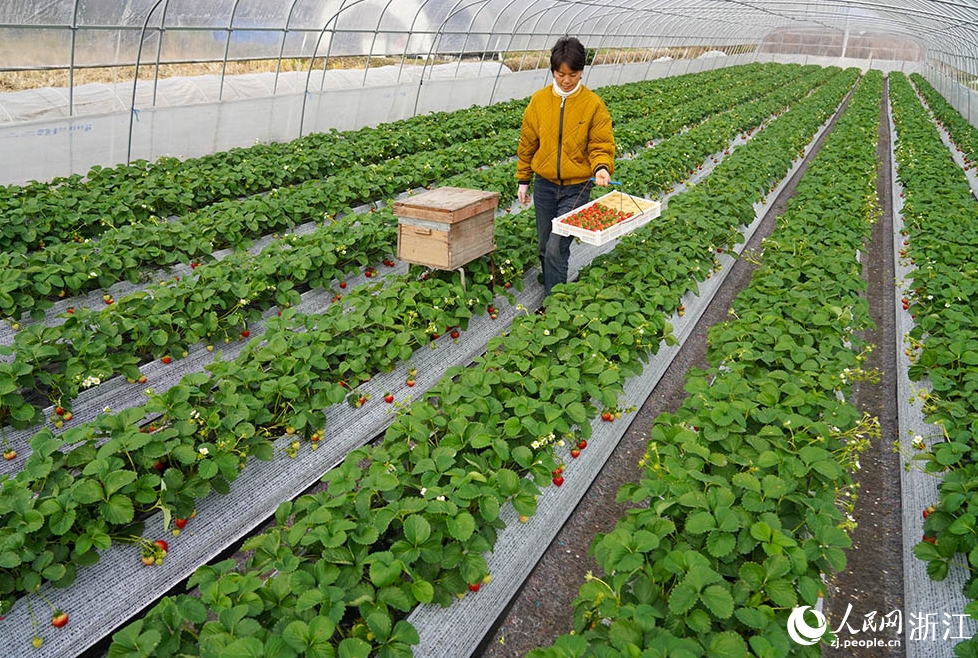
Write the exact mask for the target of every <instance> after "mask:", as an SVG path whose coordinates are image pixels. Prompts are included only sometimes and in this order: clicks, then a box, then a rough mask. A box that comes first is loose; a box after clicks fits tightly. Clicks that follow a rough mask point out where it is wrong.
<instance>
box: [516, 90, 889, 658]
mask: <svg viewBox="0 0 978 658" xmlns="http://www.w3.org/2000/svg"><path fill="white" fill-rule="evenodd" d="M881 86H882V78H881V76H879V75H877V74H870V75H867V76H866V79H865V80H864V81H863V82H862V83H861V84H860V87H859V89H858V90H857V92H856V95H855V96H854V97H853V99H852V100H851V102H850V106H849V108H848V109H847V111H846V113H845V115H844V116H843V117H842V118H841V119H840V121H839V122H838V125H837V127H836V129H835V132H833V133H832V135H831V136H830V138H829V140H828V142H827V143H826V145H825V147H824V148H823V150H822V151H821V152H820V153H819V156H818V158H817V159H816V160H815V161H814V163H813V164H812V165H811V167H810V169H809V172H808V174H806V176H805V178H804V179H802V181H801V183H800V184H799V186H798V196H797V197H795V198H794V199H793V200H792V202H789V207H788V210H787V212H786V213H785V216H784V217H783V218H782V222H780V223H779V228H778V230H777V231H776V232H775V234H774V235H772V236H771V238H770V240H769V247H768V248H767V249H766V250H765V255H764V263H763V265H762V267H761V269H759V270H758V271H757V272H756V273H755V275H754V277H753V278H752V280H751V283H750V284H749V286H748V287H747V288H746V289H745V290H744V291H743V292H742V293H741V294H740V295H739V296H738V298H737V300H736V301H735V307H736V314H735V315H734V316H733V317H732V319H730V320H728V321H727V322H724V323H723V324H722V325H718V326H716V327H714V328H713V329H712V330H711V331H710V334H709V337H708V342H709V351H708V358H709V361H710V363H711V368H710V370H709V371H708V372H700V371H697V372H693V373H692V374H691V376H690V378H689V380H688V383H687V391H688V393H689V396H688V397H687V398H686V399H685V401H684V402H683V404H682V405H681V407H680V409H679V410H678V411H677V412H676V413H674V414H670V413H664V414H661V415H660V416H659V417H658V418H656V420H655V422H654V424H653V427H652V431H651V437H650V439H651V440H650V441H649V443H648V445H647V450H646V453H645V455H644V456H643V458H642V460H641V462H640V466H641V467H642V468H643V469H644V474H643V477H642V479H641V481H640V482H636V483H634V484H626V485H624V486H623V487H622V488H621V490H620V492H619V500H620V501H621V502H627V503H629V504H630V505H631V506H632V507H631V508H630V510H629V511H628V512H627V513H626V515H625V516H624V517H623V518H622V519H620V520H619V522H618V523H617V524H616V526H615V529H614V530H613V531H611V532H610V533H605V534H600V535H598V536H597V537H596V539H595V542H594V544H593V552H594V556H595V558H596V559H597V561H598V563H599V565H600V566H601V568H602V570H603V572H604V573H605V574H606V575H604V576H596V575H595V574H593V573H588V575H587V578H586V580H585V582H584V583H583V584H582V586H581V588H580V590H579V594H578V597H577V599H576V601H575V606H574V620H573V625H574V632H573V633H572V634H570V635H564V636H561V637H560V638H558V639H557V641H556V642H555V643H554V646H553V647H550V648H540V649H537V650H534V651H532V652H531V653H530V654H529V656H531V657H532V658H556V657H558V656H566V655H578V656H582V657H583V656H599V655H605V653H606V651H605V649H607V650H608V651H615V652H619V651H626V652H627V651H641V650H643V649H645V650H648V649H651V650H653V651H655V650H658V651H660V652H663V653H666V652H680V653H683V654H684V655H685V654H688V655H749V654H751V655H753V654H756V655H780V654H783V653H789V652H791V651H792V650H793V649H792V648H791V647H792V646H795V645H793V644H792V643H791V641H790V640H789V638H788V637H787V633H786V630H785V628H786V623H785V622H786V612H787V610H790V609H791V608H793V607H795V606H797V605H800V604H807V605H814V604H815V602H816V600H817V598H818V596H819V592H820V588H821V577H822V575H823V574H826V573H831V572H834V571H837V570H839V569H842V568H843V567H844V565H845V553H844V549H845V548H847V547H848V546H849V545H850V542H849V538H848V536H847V533H846V530H845V529H846V527H847V521H846V519H845V517H844V516H843V513H842V511H840V507H841V508H842V509H843V510H844V509H846V508H845V501H846V499H847V497H848V496H847V494H848V493H849V492H850V491H851V489H852V487H853V485H852V479H851V475H850V474H851V472H852V471H853V470H855V469H856V468H858V461H857V460H858V457H859V454H860V452H861V451H862V450H864V449H865V448H866V446H867V445H868V442H869V439H870V438H872V437H875V436H877V435H878V431H879V430H878V424H877V422H876V421H875V419H871V418H861V417H860V414H859V412H858V411H857V410H856V409H855V407H854V406H853V405H852V404H851V403H849V402H847V401H846V400H845V399H844V396H845V395H846V394H847V392H848V388H849V386H850V383H849V381H847V380H843V379H840V378H838V377H833V376H825V373H837V372H846V371H851V370H853V365H854V364H856V363H858V359H859V350H860V349H861V346H860V345H859V344H858V341H855V342H853V340H854V332H856V331H858V330H859V328H860V327H865V326H868V325H869V324H870V323H871V320H870V319H869V315H868V312H867V310H868V309H867V308H866V306H865V304H863V303H860V292H861V290H862V289H863V287H864V286H865V283H864V281H863V280H862V279H861V278H860V277H858V276H837V274H838V273H839V271H845V270H856V271H858V269H859V263H858V261H857V260H856V259H855V258H854V256H853V255H854V254H855V253H856V251H857V249H858V248H859V247H860V245H861V244H862V242H863V241H865V240H866V239H868V237H869V234H870V227H871V225H872V222H873V220H874V219H875V215H876V212H877V210H876V207H875V204H874V203H873V201H872V198H873V197H872V195H866V194H864V192H865V191H866V190H872V184H873V181H874V175H875V167H876V161H875V145H874V144H873V143H872V142H871V141H869V142H867V140H864V139H855V138H854V136H856V135H858V136H861V135H866V134H876V130H875V128H876V126H877V125H878V120H879V104H880V93H881ZM843 162H845V163H847V165H848V166H847V167H846V168H845V171H846V172H847V174H846V175H845V176H842V177H841V179H838V178H837V172H838V171H839V170H840V164H841V163H843ZM826 188H830V189H832V191H831V192H830V193H829V194H828V195H827V194H826ZM846 189H851V190H853V192H852V193H844V190H846ZM813 199H821V200H822V201H823V205H822V206H821V207H820V208H819V209H818V210H810V208H812V204H811V201H812V200H813ZM826 199H833V200H834V203H832V204H829V205H824V204H825V200H826ZM801 245H808V246H812V247H815V251H816V252H817V253H818V255H819V257H818V258H817V259H815V258H811V257H809V256H808V255H807V254H805V253H803V252H804V251H807V250H802V249H800V246H801ZM816 261H817V263H818V264H816ZM843 262H845V263H847V264H848V266H847V267H846V268H843V267H841V263H843ZM820 268H825V271H824V272H820V271H819V270H820ZM793 273H799V274H804V275H805V276H806V277H807V276H808V275H815V280H814V281H811V282H807V283H805V284H804V286H805V288H807V292H806V294H805V298H806V299H807V300H808V303H807V304H806V306H805V311H804V312H800V311H799V309H800V306H799V304H798V303H797V302H792V301H791V300H785V299H784V298H783V292H784V290H785V288H784V287H783V286H781V285H778V286H772V285H771V283H770V280H769V279H778V278H780V277H781V276H785V275H789V276H791V275H792V274H793ZM820 274H824V276H819V275H820ZM798 278H799V279H800V278H801V276H799V277H798ZM840 300H841V302H842V303H843V304H844V305H845V307H846V308H847V309H848V312H847V313H845V314H844V316H840V315H839V314H835V317H832V315H831V314H827V313H826V311H827V310H829V309H831V308H832V307H833V306H835V305H836V304H838V303H839V302H840ZM762 316H763V318H764V321H763V322H760V321H759V318H760V317H762ZM771 323H776V324H777V325H778V327H779V328H778V329H776V330H774V331H773V333H774V334H775V335H776V337H777V339H776V341H775V346H774V347H773V350H774V351H775V352H781V353H782V354H781V357H780V358H775V359H772V355H771V354H770V351H771V350H772V348H771V347H767V346H766V336H767V334H768V333H769V332H771V331H772V330H771V328H770V326H769V325H770V324H771ZM789 338H790V340H786V339H789ZM795 339H800V340H798V341H797V342H796V340H795ZM755 341H760V344H758V343H755ZM799 343H800V344H799ZM755 345H756V347H754V346H755ZM802 346H811V347H812V350H806V349H802V350H801V351H798V350H799V348H802ZM840 393H841V394H842V395H839V394H840ZM636 611H644V612H641V613H640V614H638V613H636ZM650 619H655V623H649V620H650ZM816 651H817V649H816Z"/></svg>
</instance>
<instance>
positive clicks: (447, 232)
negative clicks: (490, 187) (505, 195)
mask: <svg viewBox="0 0 978 658" xmlns="http://www.w3.org/2000/svg"><path fill="white" fill-rule="evenodd" d="M498 204H499V193H498V192H486V191H484V190H470V189H467V188H464V187H439V188H436V189H434V190H429V191H427V192H423V193H421V194H418V195H415V196H412V197H408V198H406V199H403V200H401V201H396V202H395V203H394V214H395V215H397V257H398V258H400V259H401V260H403V261H407V262H409V263H416V264H418V265H425V266H427V267H433V268H437V269H442V270H455V269H458V268H460V267H462V266H463V265H465V264H466V263H468V262H470V261H472V260H475V259H476V258H478V257H479V256H483V255H485V254H488V253H489V252H491V251H493V250H494V249H495V248H496V242H495V236H494V228H495V224H494V221H493V220H494V215H495V211H496V206H497V205H498Z"/></svg>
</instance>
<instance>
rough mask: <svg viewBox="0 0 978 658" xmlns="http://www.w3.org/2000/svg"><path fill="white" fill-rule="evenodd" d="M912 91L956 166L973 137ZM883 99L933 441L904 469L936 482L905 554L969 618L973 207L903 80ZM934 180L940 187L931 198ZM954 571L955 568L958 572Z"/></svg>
mask: <svg viewBox="0 0 978 658" xmlns="http://www.w3.org/2000/svg"><path fill="white" fill-rule="evenodd" d="M914 81H915V83H916V84H917V88H918V90H920V92H921V93H922V94H923V96H924V97H926V98H927V100H928V103H934V104H935V106H934V109H935V112H936V113H937V115H938V117H939V119H940V120H941V122H942V124H943V125H945V126H946V127H947V128H948V130H949V131H950V132H951V134H952V137H953V138H954V139H955V140H961V145H959V146H958V148H959V149H962V147H963V149H966V150H967V151H968V152H967V153H966V154H965V156H964V160H965V167H968V166H969V164H968V163H969V162H970V160H971V153H973V150H972V149H973V148H974V143H975V142H974V131H973V129H972V130H969V129H967V128H965V127H963V125H962V124H963V123H966V122H964V121H963V119H961V118H960V117H959V118H957V119H954V118H952V117H951V116H950V114H951V111H950V110H949V109H948V107H947V105H946V103H940V102H939V101H937V99H936V98H934V92H933V91H932V90H931V89H929V88H928V85H927V84H926V83H925V82H924V81H922V80H920V79H917V78H916V77H915V78H914ZM890 98H891V103H892V107H893V116H894V123H895V124H896V128H897V132H898V135H899V141H898V144H897V147H896V149H895V155H896V160H897V172H898V176H899V179H900V182H901V184H902V186H903V196H904V204H903V210H902V212H903V232H904V235H905V238H906V243H905V244H904V246H903V249H902V250H901V258H902V259H904V262H905V263H907V264H911V265H914V267H913V269H912V270H911V274H910V275H909V277H908V279H907V281H906V283H905V284H904V285H905V298H906V299H907V304H906V306H907V311H908V312H909V313H911V315H912V317H913V318H915V319H916V324H915V326H914V328H913V329H912V330H911V331H910V332H909V334H908V336H907V340H908V342H909V344H910V345H911V347H910V348H908V349H909V351H910V354H909V356H910V363H911V365H910V367H909V370H908V373H907V374H908V376H909V378H910V379H911V380H912V381H926V382H927V383H929V386H927V387H924V390H922V391H921V393H920V398H921V399H922V401H923V404H922V409H923V412H924V417H925V420H926V421H927V422H928V423H932V424H933V425H935V426H936V427H937V428H939V429H938V431H939V432H940V434H938V435H937V436H936V437H934V438H935V441H934V443H933V446H932V447H931V448H927V446H926V444H925V443H924V442H923V439H920V440H919V444H918V445H917V446H915V449H916V450H917V451H919V452H918V454H917V455H916V456H915V458H914V460H915V461H917V462H919V463H920V464H921V465H922V468H923V469H924V470H925V471H926V472H928V473H933V474H934V475H936V476H938V477H940V478H941V483H940V485H939V488H938V501H937V502H936V504H935V505H933V506H932V509H931V508H928V509H927V510H925V511H927V514H926V517H925V519H924V522H923V529H924V534H923V536H922V538H921V541H920V542H918V543H917V544H916V545H915V546H914V554H915V556H916V557H917V558H919V559H921V560H923V561H924V562H925V563H926V566H927V573H928V575H929V576H930V577H931V578H932V579H934V580H938V581H941V580H944V579H945V578H947V576H948V573H949V572H950V570H951V568H952V566H953V565H961V567H963V568H964V569H966V576H967V579H966V581H965V585H964V588H963V594H964V596H965V597H966V598H967V599H968V600H969V602H968V603H967V604H966V605H965V608H964V613H965V614H966V615H968V614H970V615H974V614H975V611H976V610H978V579H976V564H978V541H976V539H975V536H976V535H975V530H976V523H975V517H974V514H973V513H972V512H971V510H972V508H973V506H974V504H975V495H974V493H973V492H974V487H975V483H976V482H978V449H976V444H975V437H974V423H973V419H974V418H975V416H976V414H978V408H976V403H975V395H974V391H975V381H978V342H976V341H975V340H974V338H973V337H974V335H975V331H976V328H978V315H976V313H975V308H976V306H975V304H976V298H978V287H976V286H975V285H974V279H975V274H976V273H978V262H976V259H975V256H974V249H973V245H974V244H975V241H976V239H978V236H976V234H975V231H974V228H973V227H974V225H975V221H974V219H975V204H974V199H973V197H972V195H971V187H970V185H969V182H968V179H967V176H966V174H965V173H964V171H962V169H961V167H960V166H959V165H957V164H955V162H954V161H953V160H952V159H950V158H949V157H948V150H947V147H946V146H945V145H944V143H943V141H942V140H941V137H940V135H939V134H938V131H937V130H936V128H935V126H934V124H933V122H932V120H931V118H930V116H929V115H928V112H927V110H926V109H925V108H924V107H923V106H922V105H921V101H920V98H919V97H918V96H917V92H916V91H915V90H914V87H913V86H912V85H911V84H910V82H909V81H908V80H907V78H906V76H902V75H901V76H896V77H894V78H891V81H890ZM934 181H941V185H940V189H937V188H935V185H934ZM958 568H960V567H958ZM976 646H978V644H976V641H975V640H974V639H973V638H972V639H968V640H965V641H963V642H961V643H959V644H958V645H957V646H955V653H956V654H959V655H972V654H973V653H974V651H975V649H976Z"/></svg>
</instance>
